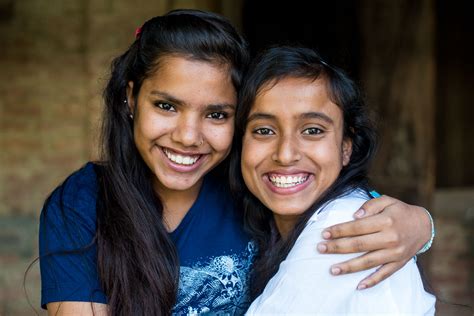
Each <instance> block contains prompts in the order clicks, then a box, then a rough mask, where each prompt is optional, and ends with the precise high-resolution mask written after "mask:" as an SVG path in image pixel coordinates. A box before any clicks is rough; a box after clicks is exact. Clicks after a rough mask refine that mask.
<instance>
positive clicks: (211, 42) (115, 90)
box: [42, 10, 249, 315]
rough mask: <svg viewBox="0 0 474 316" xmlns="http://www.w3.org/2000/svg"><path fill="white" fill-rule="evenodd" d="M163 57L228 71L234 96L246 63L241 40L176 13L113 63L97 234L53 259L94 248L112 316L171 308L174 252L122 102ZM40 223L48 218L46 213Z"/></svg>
mask: <svg viewBox="0 0 474 316" xmlns="http://www.w3.org/2000/svg"><path fill="white" fill-rule="evenodd" d="M167 55H173V56H180V57H184V58H189V59H193V60H200V61H206V62H210V63H217V64H219V65H224V66H227V67H228V69H229V74H230V76H231V79H232V83H233V85H234V88H235V89H236V90H237V91H238V90H239V88H240V85H241V81H242V77H243V73H244V71H245V69H246V67H247V65H248V61H249V56H248V52H247V44H246V42H245V40H244V39H243V38H242V37H241V36H240V35H239V34H238V32H237V31H236V30H235V29H234V27H233V26H232V25H231V24H230V23H229V21H227V20H226V19H225V18H223V17H221V16H219V15H217V14H214V13H209V12H203V11H198V10H175V11H171V12H169V13H167V14H166V15H163V16H159V17H154V18H152V19H150V20H149V21H147V22H146V23H145V24H144V25H143V26H142V27H141V31H140V33H139V34H138V35H137V37H136V39H135V41H134V42H133V43H132V45H131V46H130V47H129V48H128V49H127V51H126V52H125V53H123V54H122V55H121V56H119V57H117V58H116V59H115V60H114V61H113V62H112V68H111V76H110V80H109V82H108V84H107V86H106V88H105V90H104V93H103V97H104V103H105V108H104V113H103V122H102V133H101V147H100V150H101V159H100V162H99V163H97V164H95V166H94V169H95V172H96V174H97V179H98V187H99V189H98V193H97V194H98V195H97V231H96V234H95V237H94V239H93V240H92V241H91V242H90V241H87V242H86V243H82V244H80V245H79V244H78V243H76V244H77V246H78V247H77V249H74V250H72V251H71V250H68V249H64V251H59V252H58V253H59V254H61V253H63V254H67V253H83V254H84V253H85V252H86V251H88V250H90V249H93V246H94V244H95V243H96V244H97V269H98V274H99V279H100V283H101V286H102V289H103V291H104V292H105V294H106V296H107V300H108V313H109V314H111V315H168V314H171V311H172V308H173V306H174V304H175V301H176V296H177V289H178V281H179V261H178V255H177V251H176V249H175V246H174V244H173V242H172V240H171V239H170V236H169V235H168V232H167V231H166V228H165V226H164V224H163V222H162V216H163V205H162V203H161V201H160V197H159V196H158V195H157V194H156V192H155V191H154V189H153V186H152V178H153V177H154V175H153V173H152V171H151V170H149V168H148V167H147V165H146V164H145V162H144V161H143V159H142V157H141V156H140V154H139V152H138V150H137V148H136V146H135V142H134V137H133V120H132V119H131V118H130V117H129V114H130V109H129V107H128V105H127V103H126V102H124V101H125V100H126V89H127V85H128V82H130V81H131V82H133V83H134V85H133V91H132V97H133V98H136V97H137V95H138V93H139V91H140V88H141V86H142V83H143V81H144V80H145V79H146V78H148V77H149V76H150V75H152V74H153V73H154V72H155V71H159V67H158V65H159V62H160V60H161V59H162V58H163V57H164V56H167ZM66 183H67V180H66V181H65V184H66ZM60 195H61V196H62V193H60ZM49 203H50V201H49V199H48V200H47V201H46V203H45V205H48V204H49ZM60 204H61V205H60V208H61V214H62V216H63V218H64V222H65V225H67V231H74V224H75V223H73V222H67V221H66V216H65V212H68V211H69V209H68V206H67V205H64V203H62V202H61V200H60ZM44 209H45V210H46V209H47V207H45V208H44ZM42 216H43V218H44V219H46V218H47V215H46V211H45V212H44V213H43V215H42ZM71 239H72V240H73V238H71ZM47 255H48V256H49V255H51V254H50V253H48V254H47ZM93 296H94V293H91V297H93Z"/></svg>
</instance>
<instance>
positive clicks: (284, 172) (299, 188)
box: [262, 169, 314, 195]
mask: <svg viewBox="0 0 474 316" xmlns="http://www.w3.org/2000/svg"><path fill="white" fill-rule="evenodd" d="M271 175H285V176H290V175H291V176H302V175H307V176H308V178H307V179H306V181H305V182H303V183H301V184H297V185H295V186H292V187H290V188H280V187H277V186H275V185H273V183H272V182H271V181H270V179H269V177H270V176H271ZM262 179H263V182H264V183H265V185H266V186H267V187H268V188H269V189H270V190H271V191H272V192H274V193H276V194H281V195H291V194H295V193H299V192H301V191H303V190H304V189H306V188H307V187H308V186H309V185H310V184H311V182H312V181H313V180H314V174H312V173H309V172H307V171H304V170H301V169H285V170H273V171H271V172H267V173H265V174H264V175H263V176H262Z"/></svg>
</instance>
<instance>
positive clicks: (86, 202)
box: [40, 162, 98, 233]
mask: <svg viewBox="0 0 474 316" xmlns="http://www.w3.org/2000/svg"><path fill="white" fill-rule="evenodd" d="M94 168H95V166H94V164H93V163H91V162H89V163H87V164H86V165H84V166H83V167H82V168H81V169H79V170H77V171H75V172H74V173H72V174H71V175H70V176H69V177H67V178H66V179H65V180H64V181H63V183H62V184H60V185H59V186H58V187H57V188H56V189H55V190H54V191H53V192H52V193H51V194H50V196H49V197H48V198H47V199H46V201H45V203H44V206H43V209H42V211H41V216H40V232H42V233H46V232H47V231H48V230H47V228H54V229H53V230H49V231H58V230H61V229H63V228H64V227H67V226H71V225H76V226H82V227H85V229H86V230H90V233H92V232H94V231H95V226H96V218H97V214H96V200H97V193H98V185H97V175H96V173H95V169H94Z"/></svg>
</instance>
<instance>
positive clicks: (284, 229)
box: [273, 214, 298, 240]
mask: <svg viewBox="0 0 474 316" xmlns="http://www.w3.org/2000/svg"><path fill="white" fill-rule="evenodd" d="M273 217H274V219H275V225H276V227H277V229H278V232H279V233H280V235H281V238H283V239H284V240H286V239H287V238H288V236H289V235H290V234H291V232H292V231H293V229H294V228H295V225H296V222H297V221H298V216H297V215H279V214H274V215H273Z"/></svg>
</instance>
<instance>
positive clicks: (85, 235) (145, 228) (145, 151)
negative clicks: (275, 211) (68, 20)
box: [39, 10, 430, 315]
mask: <svg viewBox="0 0 474 316" xmlns="http://www.w3.org/2000/svg"><path fill="white" fill-rule="evenodd" d="M248 59H249V57H248V52H247V44H246V42H245V41H244V40H243V38H242V37H241V36H240V35H239V34H238V33H237V32H236V31H235V29H234V28H233V27H232V25H231V24H230V23H229V22H228V21H227V20H225V19H224V18H222V17H221V16H219V15H216V14H212V13H207V12H202V11H195V10H177V11H171V12H169V13H168V14H166V15H164V16H159V17H155V18H153V19H151V20H149V21H147V22H146V23H145V24H144V25H143V26H142V28H141V29H140V30H139V31H138V32H137V37H136V39H135V41H134V42H133V43H132V45H131V46H130V47H129V48H128V49H127V50H126V51H125V52H124V53H123V54H122V55H120V56H119V57H117V58H116V59H115V60H114V62H113V64H112V72H111V77H110V80H109V82H108V84H107V86H106V88H105V92H104V103H105V110H104V115H103V126H102V141H101V153H102V156H101V159H100V161H98V162H94V163H92V162H90V163H88V164H86V165H85V166H84V167H83V168H82V169H80V170H78V171H76V172H75V173H73V174H72V175H71V176H69V177H68V178H67V179H66V180H65V181H64V183H63V184H62V185H60V186H59V187H58V188H57V189H56V190H55V191H54V192H53V193H52V194H51V195H50V196H49V198H48V199H47V200H46V202H45V206H44V208H43V211H42V214H41V218H40V236H39V241H40V268H41V280H42V294H41V295H42V299H41V302H42V307H43V308H47V310H48V313H49V314H50V315H65V314H81V315H92V314H94V315H168V314H170V313H174V314H177V315H196V314H201V313H215V314H242V313H243V312H244V311H245V310H246V309H247V307H248V305H249V304H250V296H249V295H248V290H249V287H248V275H249V273H250V270H251V268H252V262H253V258H254V256H255V254H256V246H255V244H254V242H253V241H252V240H251V237H250V236H249V235H248V234H247V233H246V232H245V231H244V229H243V221H242V219H243V217H242V215H241V213H240V210H238V209H237V208H236V207H235V206H234V201H233V200H232V198H231V195H230V193H229V189H228V183H229V178H228V175H227V171H226V168H225V167H226V166H227V165H228V164H227V162H226V157H227V156H228V154H229V152H230V150H231V144H232V138H233V133H234V117H235V115H236V111H237V112H238V109H237V108H236V107H237V92H238V91H239V89H240V86H241V84H242V75H243V73H244V71H245V69H246V67H247V64H248ZM364 209H365V210H366V212H367V215H372V214H375V213H380V214H377V215H373V216H368V217H367V218H366V219H360V220H358V221H356V222H354V223H351V224H347V225H344V226H339V229H338V230H331V229H329V230H328V232H332V233H333V237H351V236H358V237H354V238H348V239H344V240H342V241H341V240H330V241H326V242H325V244H324V245H325V247H326V249H327V252H336V251H334V250H333V247H334V246H338V247H339V248H340V249H341V250H339V251H344V252H354V251H356V250H357V249H356V248H355V247H354V246H353V244H356V243H358V244H360V241H363V243H364V244H365V245H364V246H363V247H362V249H360V251H369V253H368V254H367V255H365V257H360V258H357V259H355V260H352V261H349V262H346V263H340V264H338V267H339V268H340V273H341V274H344V273H346V272H350V271H351V270H352V271H354V270H361V269H367V268H370V267H373V265H374V264H376V265H380V264H385V265H384V267H386V269H385V270H382V271H381V272H380V273H376V274H374V275H372V276H370V277H369V278H368V279H366V280H365V282H367V283H368V284H369V285H373V284H375V283H377V282H378V281H379V280H380V279H382V278H384V277H385V276H386V275H387V274H390V273H393V272H394V271H396V270H397V269H399V268H400V267H401V266H403V265H404V264H405V262H406V261H408V260H409V258H410V257H411V256H412V255H413V254H414V253H415V252H416V251H417V250H418V249H420V248H421V246H422V245H423V243H425V242H426V240H427V239H428V237H429V234H430V232H429V220H428V219H427V215H426V213H425V212H424V210H423V209H421V208H419V207H415V206H409V205H406V204H404V203H402V202H400V201H397V200H393V199H390V198H387V197H385V198H380V199H376V200H375V201H374V202H371V203H368V204H365V206H364ZM382 211H383V212H382ZM406 217H408V218H409V219H410V220H411V223H413V225H414V226H410V227H403V226H394V227H392V226H390V225H385V224H384V222H385V220H384V219H387V218H388V219H391V220H393V221H394V222H399V220H400V219H402V218H406ZM395 220H396V221H395ZM361 223H362V224H361ZM364 223H365V224H368V225H364ZM427 223H428V224H427ZM362 227H365V228H367V227H369V231H367V230H366V229H365V228H364V229H362ZM414 227H416V228H417V229H413V228H414ZM337 232H339V233H337ZM373 232H377V236H382V237H383V236H388V235H393V234H396V235H397V236H400V237H401V236H403V237H404V238H403V239H401V241H400V242H399V243H395V244H391V243H389V242H385V241H384V239H383V238H376V240H374V238H373V236H372V235H374V234H371V235H367V234H368V233H373ZM360 235H363V236H360ZM366 235H367V236H366ZM361 238H362V239H361ZM317 241H318V238H315V243H314V245H313V246H314V248H316V242H317ZM394 245H395V246H394ZM320 246H322V245H320ZM400 249H403V251H402V252H400V251H399V250H400ZM367 256H370V257H369V258H371V260H372V261H373V263H372V264H370V263H369V264H368V263H366V262H365V260H366V259H367V258H368V257H367ZM370 282H371V283H370Z"/></svg>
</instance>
